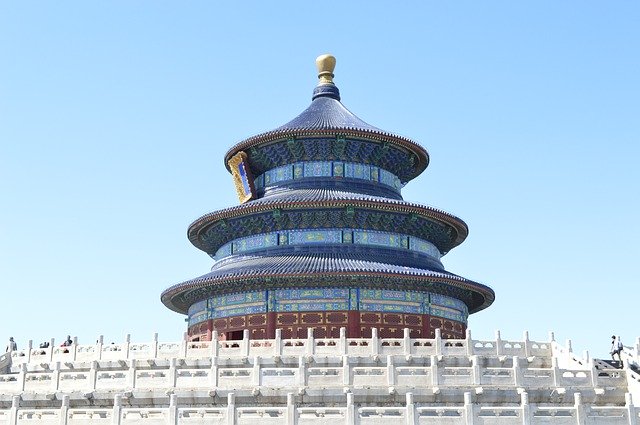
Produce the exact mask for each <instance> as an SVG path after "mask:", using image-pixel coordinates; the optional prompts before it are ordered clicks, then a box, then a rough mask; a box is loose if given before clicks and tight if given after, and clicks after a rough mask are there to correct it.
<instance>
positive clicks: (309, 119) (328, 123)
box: [224, 55, 429, 178]
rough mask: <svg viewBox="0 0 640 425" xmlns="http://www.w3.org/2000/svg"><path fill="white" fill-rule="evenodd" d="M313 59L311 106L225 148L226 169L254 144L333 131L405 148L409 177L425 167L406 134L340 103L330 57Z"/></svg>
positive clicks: (422, 156)
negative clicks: (410, 159) (384, 127)
mask: <svg viewBox="0 0 640 425" xmlns="http://www.w3.org/2000/svg"><path fill="white" fill-rule="evenodd" d="M316 62H317V64H318V70H319V75H318V77H319V79H320V82H319V83H318V86H317V87H316V88H315V89H314V91H313V97H312V102H311V105H309V107H308V108H307V109H305V110H304V111H303V112H302V113H301V114H300V115H298V116H297V117H295V118H294V119H292V120H291V121H289V122H288V123H286V124H284V125H282V126H280V127H278V128H276V129H274V130H271V131H267V132H265V133H261V134H258V135H256V136H252V137H250V138H248V139H245V140H243V141H242V142H240V143H238V144H236V145H235V146H233V147H232V148H231V149H229V151H228V152H227V153H226V155H225V159H224V161H225V166H226V167H227V169H229V165H228V161H229V159H230V158H231V157H232V156H234V155H235V154H236V153H238V152H240V151H246V150H248V149H249V148H251V147H253V146H256V145H262V144H267V143H271V142H273V141H276V140H282V139H285V138H289V137H304V136H317V135H337V134H341V135H347V136H352V137H362V138H367V139H372V140H377V141H379V142H386V143H390V144H392V145H395V146H397V147H399V148H404V149H406V150H409V151H410V152H411V153H412V154H414V155H415V161H414V165H413V168H414V170H413V172H412V173H409V174H410V177H411V178H413V177H415V176H417V175H419V174H420V173H421V172H422V171H424V169H425V168H427V165H428V164H429V154H428V153H427V151H426V150H425V149H424V148H423V147H422V146H420V145H419V144H417V143H415V142H414V141H412V140H410V139H408V138H406V137H402V136H398V135H396V134H393V133H389V132H386V131H384V130H381V129H379V128H377V127H375V126H373V125H371V124H368V123H366V122H365V121H363V120H362V119H360V118H358V117H357V116H356V115H355V114H354V113H352V112H351V111H349V110H348V109H347V108H346V107H345V106H344V105H343V104H342V103H341V102H340V91H339V90H338V87H336V85H335V84H334V83H333V67H334V66H335V58H333V56H328V55H324V56H321V57H319V58H318V60H317V61H316Z"/></svg>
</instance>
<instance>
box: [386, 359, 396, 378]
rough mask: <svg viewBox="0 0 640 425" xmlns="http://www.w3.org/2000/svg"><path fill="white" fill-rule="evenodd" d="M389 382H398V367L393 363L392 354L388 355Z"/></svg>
mask: <svg viewBox="0 0 640 425" xmlns="http://www.w3.org/2000/svg"><path fill="white" fill-rule="evenodd" d="M387 384H389V385H395V384H396V368H395V365H394V364H393V356H392V355H390V354H389V355H388V356H387Z"/></svg>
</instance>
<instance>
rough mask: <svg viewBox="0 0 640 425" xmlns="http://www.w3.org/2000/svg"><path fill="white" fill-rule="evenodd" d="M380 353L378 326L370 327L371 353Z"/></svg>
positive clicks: (373, 354)
mask: <svg viewBox="0 0 640 425" xmlns="http://www.w3.org/2000/svg"><path fill="white" fill-rule="evenodd" d="M379 353H380V339H379V338H378V328H371V355H372V356H377V355H378V354H379Z"/></svg>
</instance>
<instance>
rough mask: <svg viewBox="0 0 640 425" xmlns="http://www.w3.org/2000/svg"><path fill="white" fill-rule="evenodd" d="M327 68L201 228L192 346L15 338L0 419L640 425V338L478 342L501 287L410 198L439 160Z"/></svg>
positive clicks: (33, 422)
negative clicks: (584, 348) (618, 346)
mask: <svg viewBox="0 0 640 425" xmlns="http://www.w3.org/2000/svg"><path fill="white" fill-rule="evenodd" d="M317 63H318V67H319V78H320V81H319V83H318V85H317V87H316V88H315V90H314V91H313V97H312V101H311V105H310V106H309V107H308V108H307V109H306V110H305V111H303V112H302V113H301V114H300V115H298V116H297V117H296V118H294V119H293V120H291V121H290V122H289V123H287V124H285V125H283V126H281V127H278V128H277V129H275V130H273V131H269V132H266V133H263V134H259V135H257V136H254V137H251V138H249V139H246V140H244V141H242V142H240V143H238V144H237V145H235V146H234V147H232V148H231V149H230V150H229V151H228V152H227V154H226V155H225V165H226V167H227V168H228V170H229V171H230V172H231V174H232V177H233V181H234V183H235V187H236V190H237V192H238V196H239V198H240V205H239V206H235V207H232V208H228V209H225V210H221V211H216V212H213V213H210V214H207V215H204V216H203V217H201V218H199V219H198V220H196V221H195V222H194V223H193V224H191V226H189V229H188V237H189V240H190V241H191V242H192V243H193V244H194V245H195V246H196V247H197V248H199V249H201V250H203V251H205V252H206V253H207V254H209V255H210V256H211V257H212V258H213V261H214V262H213V266H212V268H211V271H210V272H209V273H207V274H205V275H203V276H200V277H198V278H195V279H192V280H189V281H186V282H183V283H180V284H177V285H175V286H173V287H171V288H169V289H167V290H165V291H164V292H163V293H162V297H161V298H162V302H163V303H164V304H165V305H166V306H167V307H168V308H170V309H172V310H174V311H176V312H178V313H181V314H185V315H187V317H188V322H189V324H188V329H187V332H186V335H185V337H184V338H183V339H182V340H180V341H173V342H162V341H160V340H159V339H158V335H157V334H155V335H154V336H153V338H152V339H151V340H150V341H146V342H144V341H143V342H135V341H131V340H130V338H129V336H127V337H126V338H125V341H121V342H117V343H113V342H112V343H110V344H105V343H104V339H103V337H102V336H99V337H98V339H97V341H96V342H95V344H94V343H90V344H78V341H77V340H74V341H73V342H72V343H71V344H70V345H69V344H67V343H66V341H65V344H63V345H62V346H59V345H58V344H56V342H55V341H54V340H53V339H52V340H51V341H50V342H49V343H48V344H44V345H41V346H39V347H36V346H34V345H33V342H32V341H29V343H28V345H27V347H24V348H23V347H20V349H17V347H12V346H10V348H8V350H7V352H5V353H2V354H0V425H211V424H214V425H255V424H260V425H388V424H394V425H474V424H475V425H600V424H604V425H639V424H640V407H639V406H636V404H638V403H639V402H638V400H639V398H640V374H638V373H637V372H638V367H637V366H638V363H639V362H640V338H638V339H637V340H636V341H635V343H634V344H633V345H632V346H625V347H624V350H623V351H622V353H621V355H620V357H619V359H618V361H612V360H608V359H604V360H603V359H597V358H593V357H592V356H591V355H589V353H588V352H584V353H582V354H576V353H574V352H573V349H572V347H571V341H570V340H568V341H566V342H565V343H564V344H560V343H559V342H558V341H556V340H555V337H554V335H553V333H550V335H549V338H548V340H546V341H535V340H531V339H530V338H529V334H528V332H526V331H525V332H524V333H523V336H522V338H521V339H505V338H503V336H502V335H501V334H500V332H499V331H497V332H496V334H495V338H494V339H492V340H481V339H474V338H473V337H472V334H471V330H469V329H467V319H468V317H469V314H472V313H476V312H478V311H481V310H482V309H484V308H487V307H488V306H490V305H491V303H492V302H493V300H494V292H493V291H492V290H491V288H489V287H487V286H485V285H482V284H480V283H477V282H473V281H471V280H468V279H465V278H463V277H460V276H457V275H455V274H453V273H451V272H449V271H447V270H446V269H445V268H444V266H443V264H442V261H441V259H442V257H443V256H444V255H446V254H447V252H449V250H451V249H452V248H455V247H456V246H458V245H459V244H461V243H462V242H463V241H464V240H465V238H466V236H467V226H466V225H465V223H464V222H463V221H462V220H460V219H459V218H457V217H455V216H453V215H450V214H448V213H445V212H443V211H440V210H438V209H434V208H431V207H427V206H423V205H420V204H413V203H410V202H406V201H404V200H403V198H402V196H401V189H402V187H403V186H404V185H405V184H406V183H408V182H409V181H410V180H411V179H413V178H415V177H416V176H418V175H419V174H420V173H421V172H422V171H424V170H425V168H426V167H427V165H428V162H429V156H428V154H427V152H426V151H425V150H424V149H423V148H422V147H420V146H419V145H418V144H416V143H414V142H412V141H411V140H408V139H405V138H403V137H400V136H397V135H394V134H391V133H387V132H385V131H383V130H380V129H378V128H376V127H373V126H371V125H369V124H367V123H365V122H364V121H362V120H361V119H359V118H358V117H356V116H355V115H354V114H352V113H351V112H349V111H348V110H347V109H346V108H345V107H344V106H343V105H342V103H341V102H340V93H339V91H338V88H337V87H336V86H335V84H334V83H333V70H334V66H335V59H334V58H333V57H331V56H328V55H325V56H321V57H320V58H318V60H317ZM132 319H135V318H133V317H132ZM131 323H135V320H132V321H131ZM99 332H100V330H97V332H96V333H97V334H99Z"/></svg>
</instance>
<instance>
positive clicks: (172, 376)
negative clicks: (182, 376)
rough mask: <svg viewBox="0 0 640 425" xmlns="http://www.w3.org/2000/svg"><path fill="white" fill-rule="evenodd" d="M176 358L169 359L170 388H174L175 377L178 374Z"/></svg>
mask: <svg viewBox="0 0 640 425" xmlns="http://www.w3.org/2000/svg"><path fill="white" fill-rule="evenodd" d="M176 366H177V360H176V358H175V357H174V358H172V359H170V360H169V385H170V386H171V388H175V386H176V377H177V376H178V373H177V372H178V371H177V367H176Z"/></svg>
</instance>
